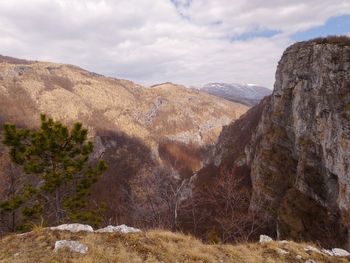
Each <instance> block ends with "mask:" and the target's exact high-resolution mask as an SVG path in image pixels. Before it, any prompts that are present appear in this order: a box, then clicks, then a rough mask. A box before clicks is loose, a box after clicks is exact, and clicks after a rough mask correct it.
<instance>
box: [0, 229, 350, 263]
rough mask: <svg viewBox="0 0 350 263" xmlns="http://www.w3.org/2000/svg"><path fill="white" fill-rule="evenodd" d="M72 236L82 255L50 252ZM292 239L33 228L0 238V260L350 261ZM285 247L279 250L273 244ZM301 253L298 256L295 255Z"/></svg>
mask: <svg viewBox="0 0 350 263" xmlns="http://www.w3.org/2000/svg"><path fill="white" fill-rule="evenodd" d="M62 239H66V240H77V241H79V242H81V243H83V244H85V245H87V246H88V247H89V252H88V253H87V254H86V255H81V254H78V253H74V252H70V251H68V250H60V251H58V252H54V251H53V247H54V244H55V241H57V240H62ZM304 247H305V244H297V243H294V242H288V243H284V244H282V243H278V242H270V243H266V244H256V243H251V244H241V245H206V244H203V243H202V242H200V241H198V240H196V239H194V238H193V237H191V236H186V235H182V234H175V233H171V232H166V231H159V230H153V231H149V232H143V233H138V234H128V235H123V234H117V233H111V234H107V233H103V234H102V233H101V234H97V233H70V232H62V231H50V230H47V229H40V228H36V229H35V230H34V231H32V232H30V233H27V234H24V235H11V236H7V237H5V238H3V239H2V240H0V262H18V263H19V262H21V263H22V262H36V263H38V262H57V263H58V262H60V263H65V262H67V263H68V262H72V263H78V262H79V263H93V262H102V263H103V262H130V263H136V262H149V263H150V262H247V263H249V262H251V263H257V262H305V261H306V260H307V259H313V260H315V261H316V262H349V261H348V260H347V259H345V258H330V257H327V256H325V255H323V254H319V253H315V252H312V253H307V252H305V250H304ZM280 248H282V249H284V250H286V251H288V252H289V254H287V255H281V254H280V253H279V252H278V249H280ZM297 255H300V256H301V257H302V259H297V258H296V256H297Z"/></svg>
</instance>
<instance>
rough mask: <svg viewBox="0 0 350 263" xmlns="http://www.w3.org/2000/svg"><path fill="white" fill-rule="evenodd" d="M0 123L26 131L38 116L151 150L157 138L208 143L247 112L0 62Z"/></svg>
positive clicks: (169, 87)
mask: <svg viewBox="0 0 350 263" xmlns="http://www.w3.org/2000/svg"><path fill="white" fill-rule="evenodd" d="M0 62H1V63H0V101H1V104H0V107H1V108H0V110H1V120H2V121H12V122H15V123H20V124H22V125H26V126H34V125H35V123H37V116H38V114H39V113H41V112H43V113H47V114H48V115H49V116H51V117H53V118H55V119H61V120H65V122H67V123H69V122H73V121H76V120H81V121H82V122H83V123H84V124H86V125H88V126H89V127H91V129H92V130H93V134H95V133H96V132H97V130H113V131H120V132H124V133H125V134H127V135H129V136H135V137H137V138H141V139H142V141H144V142H147V144H149V145H152V142H154V141H158V140H159V137H162V138H169V139H174V140H179V141H183V142H186V143H188V142H194V143H197V144H200V145H205V144H208V143H213V142H215V140H216V137H217V135H218V134H219V132H220V130H221V126H222V125H224V124H227V123H228V122H230V121H231V120H232V119H237V118H238V117H239V116H240V115H241V114H243V113H244V112H245V111H246V110H247V107H246V106H244V105H242V104H239V103H231V102H227V101H226V100H223V99H218V98H216V97H215V96H210V95H207V94H206V93H201V92H195V91H190V90H188V89H186V88H185V87H183V86H179V85H175V84H169V83H168V84H162V85H158V86H155V87H153V88H145V87H142V86H140V85H138V84H135V83H133V82H131V81H127V80H119V79H113V78H107V77H104V76H101V75H97V74H95V73H92V72H88V71H85V70H83V69H80V68H78V67H75V66H70V65H61V64H54V63H46V62H33V61H24V60H19V59H14V58H8V57H0Z"/></svg>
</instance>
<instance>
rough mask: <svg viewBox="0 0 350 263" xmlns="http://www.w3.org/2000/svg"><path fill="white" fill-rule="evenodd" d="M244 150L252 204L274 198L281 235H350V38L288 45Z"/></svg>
mask: <svg viewBox="0 0 350 263" xmlns="http://www.w3.org/2000/svg"><path fill="white" fill-rule="evenodd" d="M246 154H247V155H246V157H247V163H249V166H250V167H251V178H252V181H253V189H254V190H253V191H254V197H253V204H254V202H255V203H260V204H261V203H262V202H261V200H264V201H266V203H268V204H269V207H270V208H271V211H272V214H273V216H276V215H278V224H279V231H280V234H281V236H282V237H283V236H284V237H291V238H298V239H299V238H302V239H307V240H318V241H320V242H322V243H327V242H332V240H333V241H334V242H335V244H341V245H344V244H346V243H347V242H348V240H347V232H348V231H349V227H350V226H349V225H347V224H346V222H347V223H349V220H348V219H347V216H349V212H350V46H346V45H345V46H343V45H336V44H318V43H315V42H306V43H298V44H295V45H293V46H291V47H290V48H288V49H287V50H286V51H285V52H284V54H283V57H282V59H281V61H280V63H279V65H278V68H277V72H276V82H275V86H274V91H273V94H272V98H271V101H270V103H269V104H268V105H267V106H265V108H264V111H263V114H262V117H261V120H260V122H259V124H258V127H257V131H256V132H255V134H253V138H252V140H251V142H250V143H249V145H248V146H247V147H246ZM257 201H259V202H257ZM335 240H336V241H335ZM335 244H331V245H335Z"/></svg>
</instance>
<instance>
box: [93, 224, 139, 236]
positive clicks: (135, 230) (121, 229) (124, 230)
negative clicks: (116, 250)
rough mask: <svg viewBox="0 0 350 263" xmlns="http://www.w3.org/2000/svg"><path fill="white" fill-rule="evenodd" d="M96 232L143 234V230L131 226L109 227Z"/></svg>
mask: <svg viewBox="0 0 350 263" xmlns="http://www.w3.org/2000/svg"><path fill="white" fill-rule="evenodd" d="M95 232H97V233H113V232H119V233H123V234H127V233H138V232H141V230H140V229H138V228H134V227H129V226H127V225H124V224H123V225H119V226H112V225H109V226H107V227H104V228H100V229H98V230H96V231H95Z"/></svg>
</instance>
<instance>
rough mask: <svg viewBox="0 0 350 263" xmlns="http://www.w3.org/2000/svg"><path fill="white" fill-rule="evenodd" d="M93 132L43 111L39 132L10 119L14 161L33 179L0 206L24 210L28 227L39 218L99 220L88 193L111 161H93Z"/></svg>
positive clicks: (6, 133)
mask: <svg viewBox="0 0 350 263" xmlns="http://www.w3.org/2000/svg"><path fill="white" fill-rule="evenodd" d="M87 134H88V131H87V129H84V128H83V127H82V124H81V123H75V124H74V125H73V127H72V128H71V129H70V130H69V129H68V128H67V127H66V126H64V125H63V124H62V123H60V122H58V121H54V120H52V119H50V118H49V119H47V118H46V116H45V115H41V127H40V129H39V130H37V131H31V130H29V129H25V128H18V127H16V126H15V125H13V124H5V125H4V127H3V143H4V144H5V145H7V146H9V148H10V157H11V160H12V162H13V163H15V164H17V165H19V166H21V167H22V168H23V171H24V173H25V176H27V177H28V178H30V180H27V181H30V183H28V184H26V185H25V186H24V187H23V188H22V189H21V191H20V192H19V193H18V194H16V195H15V196H14V197H12V198H11V199H9V200H6V201H4V202H2V203H0V209H2V210H6V211H13V210H15V209H20V210H21V213H22V219H23V223H24V225H25V226H26V225H28V224H29V223H34V222H38V220H42V221H44V222H45V223H55V224H59V223H62V222H64V221H68V220H70V221H73V220H74V221H78V222H83V223H89V224H92V225H97V224H99V223H100V222H101V217H100V216H99V211H98V210H91V209H89V208H88V200H87V197H88V196H89V195H90V188H91V186H92V185H93V184H94V183H95V182H96V181H97V179H98V177H99V176H101V175H102V174H103V172H104V171H105V170H106V169H107V166H106V164H105V162H104V161H98V163H96V164H94V165H92V164H91V161H90V160H89V155H90V154H91V153H92V152H93V144H92V143H91V142H90V141H88V140H87Z"/></svg>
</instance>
